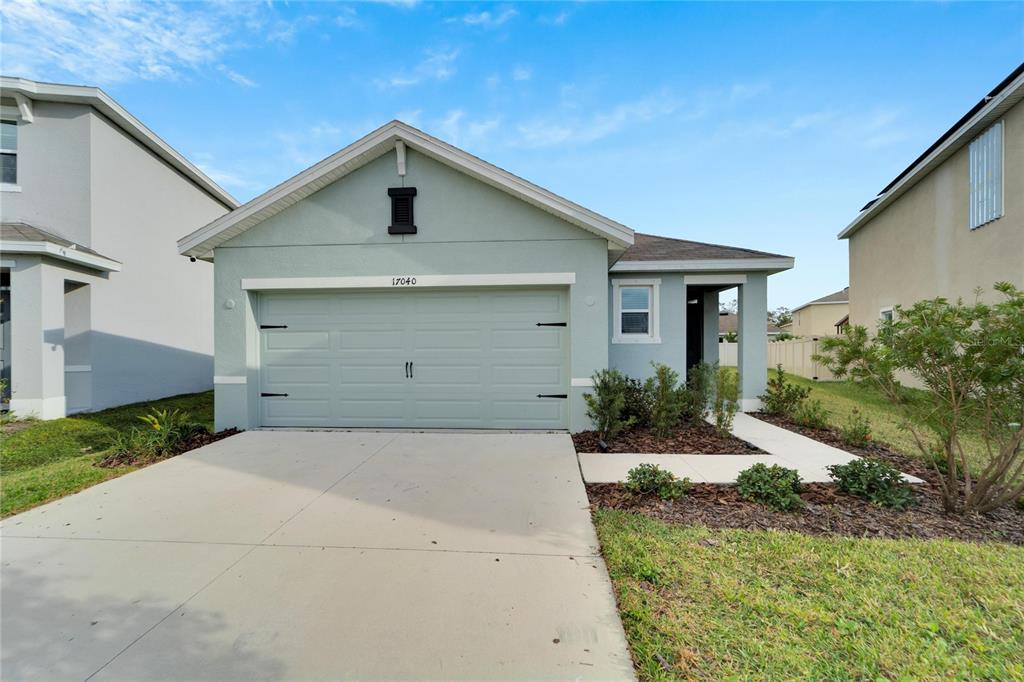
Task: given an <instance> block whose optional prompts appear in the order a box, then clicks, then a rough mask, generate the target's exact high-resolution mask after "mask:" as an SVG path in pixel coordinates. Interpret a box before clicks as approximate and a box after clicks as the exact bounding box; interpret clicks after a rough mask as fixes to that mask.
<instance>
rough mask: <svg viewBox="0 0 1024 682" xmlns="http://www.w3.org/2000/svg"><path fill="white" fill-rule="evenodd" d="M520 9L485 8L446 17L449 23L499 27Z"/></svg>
mask: <svg viewBox="0 0 1024 682" xmlns="http://www.w3.org/2000/svg"><path fill="white" fill-rule="evenodd" d="M518 14H519V11H518V10H516V9H514V8H512V7H508V8H506V9H504V10H502V11H501V12H497V13H494V12H491V11H489V10H484V11H483V12H470V13H469V14H463V15H462V16H458V17H450V18H448V19H446V21H447V22H448V23H463V24H465V25H467V26H480V27H482V28H497V27H498V26H501V25H502V24H504V23H505V22H507V21H508V20H509V19H512V18H514V17H516V16H517V15H518Z"/></svg>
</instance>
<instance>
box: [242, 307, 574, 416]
mask: <svg viewBox="0 0 1024 682" xmlns="http://www.w3.org/2000/svg"><path fill="white" fill-rule="evenodd" d="M567 298H568V296H567V290H566V289H565V288H550V289H548V288H545V289H539V288H528V289H527V288H523V289H450V290H424V291H411V290H408V289H405V290H402V291H385V292H380V291H356V292H316V293H300V292H289V293H263V294H261V295H260V297H259V311H258V323H259V325H260V328H261V329H260V337H261V338H260V396H261V397H260V414H261V420H262V424H263V425H265V426H353V427H354V426H369V427H424V428H521V429H564V428H567V425H568V407H567V402H568V401H567V400H566V399H565V395H566V394H567V393H568V386H569V378H568V355H569V353H568V344H569V339H568V327H567V326H566V323H567V321H568V319H569V318H568V304H567Z"/></svg>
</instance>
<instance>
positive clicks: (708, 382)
mask: <svg viewBox="0 0 1024 682" xmlns="http://www.w3.org/2000/svg"><path fill="white" fill-rule="evenodd" d="M713 387H714V368H713V367H712V366H711V365H709V364H707V363H706V362H702V363H700V364H699V365H694V366H693V367H691V368H690V370H689V371H688V372H687V373H686V386H685V387H683V388H681V389H680V401H681V403H682V406H681V410H680V415H679V417H680V420H681V421H682V422H683V423H684V424H696V423H698V422H701V421H704V417H706V416H707V415H708V409H709V406H710V405H711V395H712V389H713Z"/></svg>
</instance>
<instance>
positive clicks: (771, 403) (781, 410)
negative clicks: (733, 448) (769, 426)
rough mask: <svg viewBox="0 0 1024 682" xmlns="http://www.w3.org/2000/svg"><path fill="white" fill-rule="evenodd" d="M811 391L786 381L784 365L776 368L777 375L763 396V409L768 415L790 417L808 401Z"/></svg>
mask: <svg viewBox="0 0 1024 682" xmlns="http://www.w3.org/2000/svg"><path fill="white" fill-rule="evenodd" d="M810 394H811V389H810V388H807V387H805V386H797V385H796V384H794V383H791V382H789V381H788V380H787V379H786V373H785V372H783V371H782V365H778V366H776V368H775V375H774V376H773V377H772V378H771V379H769V380H768V389H767V390H766V391H765V392H764V393H762V394H761V396H760V398H761V409H762V410H764V411H765V412H766V413H768V414H777V415H782V416H786V417H790V416H792V415H793V414H795V413H796V411H797V409H799V408H800V406H801V405H802V404H803V403H804V401H805V400H807V397H808V396H809V395H810Z"/></svg>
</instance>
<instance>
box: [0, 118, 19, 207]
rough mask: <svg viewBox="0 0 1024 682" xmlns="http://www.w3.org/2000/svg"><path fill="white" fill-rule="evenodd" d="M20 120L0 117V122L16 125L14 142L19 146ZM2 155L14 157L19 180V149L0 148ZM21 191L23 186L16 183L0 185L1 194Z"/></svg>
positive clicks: (15, 170)
mask: <svg viewBox="0 0 1024 682" xmlns="http://www.w3.org/2000/svg"><path fill="white" fill-rule="evenodd" d="M7 108H8V107H4V109H5V110H6V109H7ZM20 118H21V117H20V116H19V117H13V116H7V115H6V114H3V115H0V121H7V122H8V123H13V124H14V142H15V144H17V142H18V126H19V124H20V123H21V120H20ZM0 154H13V155H14V175H15V178H17V175H18V165H19V164H18V148H17V147H14V148H13V149H11V148H8V147H0ZM20 191H21V186H20V185H18V183H16V182H14V183H11V182H3V183H0V192H20Z"/></svg>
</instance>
